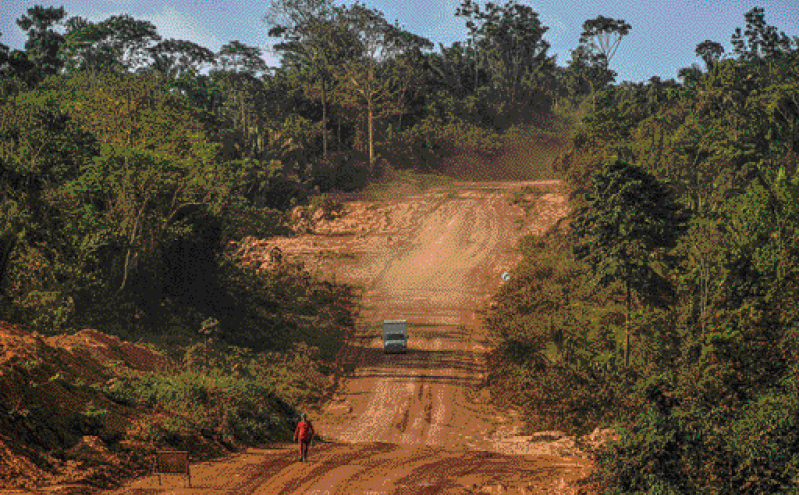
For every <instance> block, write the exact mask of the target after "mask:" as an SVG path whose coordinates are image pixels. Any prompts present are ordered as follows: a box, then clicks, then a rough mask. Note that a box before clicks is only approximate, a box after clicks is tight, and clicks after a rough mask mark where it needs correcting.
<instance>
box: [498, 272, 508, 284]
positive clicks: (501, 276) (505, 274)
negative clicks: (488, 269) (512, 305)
mask: <svg viewBox="0 0 799 495" xmlns="http://www.w3.org/2000/svg"><path fill="white" fill-rule="evenodd" d="M500 278H501V279H502V280H503V281H504V282H507V281H508V280H510V273H508V272H502V275H500Z"/></svg>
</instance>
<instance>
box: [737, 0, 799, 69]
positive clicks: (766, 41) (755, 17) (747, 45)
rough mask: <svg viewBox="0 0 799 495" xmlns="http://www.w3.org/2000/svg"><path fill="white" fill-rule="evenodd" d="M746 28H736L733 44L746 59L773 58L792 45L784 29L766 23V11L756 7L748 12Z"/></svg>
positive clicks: (745, 16) (745, 15)
mask: <svg viewBox="0 0 799 495" xmlns="http://www.w3.org/2000/svg"><path fill="white" fill-rule="evenodd" d="M744 18H745V19H746V30H745V31H743V32H741V28H735V33H734V34H733V35H732V46H734V47H735V53H736V54H738V55H739V56H740V57H741V58H743V59H744V60H757V59H762V58H771V57H773V56H775V55H777V54H778V53H781V52H783V51H787V50H789V49H790V47H791V40H790V39H789V38H788V36H786V35H785V33H783V32H782V31H777V28H775V27H774V26H769V25H768V24H766V18H765V11H764V10H763V8H762V7H755V8H753V9H752V10H750V11H749V12H747V13H746V14H744Z"/></svg>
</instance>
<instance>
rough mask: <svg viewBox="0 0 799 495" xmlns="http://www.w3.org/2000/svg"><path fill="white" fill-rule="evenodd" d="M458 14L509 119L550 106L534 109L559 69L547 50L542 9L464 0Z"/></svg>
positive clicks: (478, 61)
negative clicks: (464, 23) (539, 13)
mask: <svg viewBox="0 0 799 495" xmlns="http://www.w3.org/2000/svg"><path fill="white" fill-rule="evenodd" d="M455 15H456V16H458V17H464V18H466V19H467V20H466V27H467V29H468V30H469V45H470V46H471V47H472V49H473V52H474V56H475V59H476V69H483V70H485V71H487V73H488V74H490V84H491V90H492V91H491V93H492V94H491V96H492V97H493V98H494V99H495V100H496V101H497V102H498V104H499V105H498V106H499V110H500V111H499V112H497V114H498V115H501V114H503V113H508V114H509V115H508V116H506V117H505V118H506V120H508V121H512V120H515V119H518V118H519V117H522V116H523V115H525V114H529V113H532V112H529V111H528V110H533V111H536V110H538V111H539V112H540V111H541V110H544V111H546V110H548V109H541V108H535V107H536V106H538V105H537V103H540V101H541V98H540V97H541V95H542V94H546V93H547V89H546V86H547V84H546V80H547V79H551V78H552V76H553V74H554V68H555V65H554V58H552V57H549V56H548V54H547V51H548V50H549V46H550V45H549V43H548V42H547V41H546V40H544V39H543V36H544V34H545V33H546V32H547V30H548V29H549V28H548V27H546V26H544V25H542V24H541V21H540V19H539V18H538V12H535V11H534V10H533V9H532V8H531V7H529V6H527V5H522V4H519V3H517V2H516V1H515V0H509V1H508V2H506V3H505V4H501V5H500V4H494V3H492V2H488V3H486V4H485V5H484V6H481V5H479V4H477V3H475V2H474V1H473V0H464V1H463V3H462V4H461V6H460V7H459V8H458V10H457V11H456V12H455ZM475 77H477V72H476V73H475ZM531 107H533V108H531Z"/></svg>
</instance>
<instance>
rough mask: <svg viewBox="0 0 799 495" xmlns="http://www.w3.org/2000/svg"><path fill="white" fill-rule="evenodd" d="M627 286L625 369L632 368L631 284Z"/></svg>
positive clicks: (628, 283)
mask: <svg viewBox="0 0 799 495" xmlns="http://www.w3.org/2000/svg"><path fill="white" fill-rule="evenodd" d="M626 285H627V314H626V315H625V317H624V367H625V368H628V367H629V366H630V282H627V283H626Z"/></svg>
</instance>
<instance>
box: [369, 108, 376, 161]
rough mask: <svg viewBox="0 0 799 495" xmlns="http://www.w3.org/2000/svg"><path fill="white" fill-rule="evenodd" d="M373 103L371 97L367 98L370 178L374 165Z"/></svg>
mask: <svg viewBox="0 0 799 495" xmlns="http://www.w3.org/2000/svg"><path fill="white" fill-rule="evenodd" d="M373 110H374V109H373V103H372V98H371V96H370V97H369V116H368V119H369V175H370V176H371V175H372V173H373V172H374V163H375V149H374V123H373V119H372V116H373V115H372V114H373Z"/></svg>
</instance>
